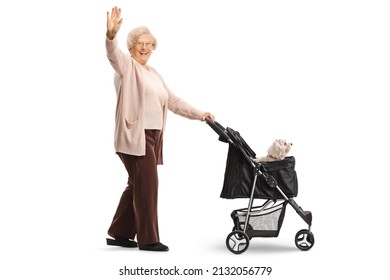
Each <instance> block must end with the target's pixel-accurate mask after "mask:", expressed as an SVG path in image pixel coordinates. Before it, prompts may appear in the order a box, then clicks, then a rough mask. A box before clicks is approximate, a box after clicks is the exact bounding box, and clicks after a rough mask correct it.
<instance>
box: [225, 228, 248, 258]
mask: <svg viewBox="0 0 390 280" xmlns="http://www.w3.org/2000/svg"><path fill="white" fill-rule="evenodd" d="M226 247H227V248H228V249H229V251H230V252H232V253H234V254H241V253H244V252H245V251H246V249H248V247H249V237H248V235H247V234H246V233H245V232H242V231H239V230H235V231H232V232H231V233H229V235H228V236H227V237H226Z"/></svg>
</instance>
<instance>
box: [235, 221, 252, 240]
mask: <svg viewBox="0 0 390 280" xmlns="http://www.w3.org/2000/svg"><path fill="white" fill-rule="evenodd" d="M238 225H239V228H236V226H234V227H233V229H232V231H235V230H241V231H244V226H245V222H240V223H239V224H238ZM247 230H253V227H252V225H251V224H248V228H247ZM247 235H248V237H249V240H251V239H252V237H251V236H250V234H248V233H247Z"/></svg>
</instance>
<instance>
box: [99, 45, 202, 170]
mask: <svg viewBox="0 0 390 280" xmlns="http://www.w3.org/2000/svg"><path fill="white" fill-rule="evenodd" d="M106 50H107V57H108V60H109V61H110V63H111V65H112V67H113V68H114V70H115V77H114V84H115V90H116V94H117V105H116V114H115V137H114V138H115V142H114V146H115V151H116V152H117V153H118V152H119V153H124V154H130V155H136V156H143V155H145V146H146V140H145V129H144V124H143V121H144V117H143V116H144V106H145V104H144V100H145V92H144V84H143V77H142V69H141V66H140V65H139V64H138V62H136V61H135V60H134V59H133V58H132V57H131V56H130V54H125V53H123V52H122V51H121V50H120V49H119V48H118V44H117V40H116V38H114V39H113V40H109V39H108V38H107V37H106ZM149 68H150V70H151V71H154V72H155V73H156V74H157V75H158V76H159V77H160V78H161V80H162V82H163V83H164V86H165V88H166V90H167V92H168V95H169V97H168V108H167V106H164V108H163V130H162V132H163V133H164V129H165V124H166V118H167V111H168V109H169V110H171V111H172V112H174V113H175V114H178V115H181V116H183V117H186V118H188V119H198V120H200V119H201V118H202V116H203V114H204V112H202V111H200V110H198V109H196V108H194V107H193V106H191V105H189V104H188V103H186V102H185V101H183V100H181V99H180V98H178V97H177V96H176V95H174V94H173V93H172V92H171V91H170V89H169V88H168V87H167V85H166V84H165V82H164V80H163V79H162V77H161V75H160V74H159V73H157V71H156V70H155V69H154V68H151V67H149ZM160 151H161V153H160V156H159V157H158V159H157V162H158V164H162V163H163V160H162V148H161V149H160Z"/></svg>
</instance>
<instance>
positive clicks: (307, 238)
mask: <svg viewBox="0 0 390 280" xmlns="http://www.w3.org/2000/svg"><path fill="white" fill-rule="evenodd" d="M295 245H296V246H297V247H298V249H299V250H302V251H308V250H310V249H311V247H313V245H314V235H313V233H312V232H310V231H308V230H307V229H302V230H300V231H298V232H297V234H296V235H295Z"/></svg>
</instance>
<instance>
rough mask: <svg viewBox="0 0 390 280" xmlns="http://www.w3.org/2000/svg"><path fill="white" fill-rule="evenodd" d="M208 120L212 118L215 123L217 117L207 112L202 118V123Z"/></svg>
mask: <svg viewBox="0 0 390 280" xmlns="http://www.w3.org/2000/svg"><path fill="white" fill-rule="evenodd" d="M207 118H210V119H211V120H212V121H215V117H214V115H213V114H211V113H210V112H206V113H204V114H203V116H202V121H205V120H206V119H207Z"/></svg>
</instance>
